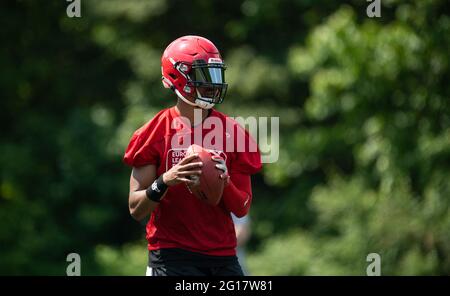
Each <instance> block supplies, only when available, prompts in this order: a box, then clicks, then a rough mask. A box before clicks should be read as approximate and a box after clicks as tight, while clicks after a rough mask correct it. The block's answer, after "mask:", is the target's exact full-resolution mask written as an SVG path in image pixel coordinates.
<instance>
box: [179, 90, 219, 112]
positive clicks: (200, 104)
mask: <svg viewBox="0 0 450 296" xmlns="http://www.w3.org/2000/svg"><path fill="white" fill-rule="evenodd" d="M174 91H175V93H176V94H177V96H178V97H179V98H180V99H181V100H183V102H185V103H186V104H188V105H191V106H194V107H199V108H202V109H206V110H207V109H211V108H212V107H214V105H215V104H213V103H207V102H204V101H202V100H199V99H195V103H193V102H191V101H189V100H188V99H186V98H185V97H184V96H183V95H182V94H181V93H180V92H179V91H178V89H175V90H174Z"/></svg>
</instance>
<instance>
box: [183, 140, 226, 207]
mask: <svg viewBox="0 0 450 296" xmlns="http://www.w3.org/2000/svg"><path fill="white" fill-rule="evenodd" d="M193 153H198V157H199V159H200V161H201V162H202V163H203V167H202V173H201V175H200V177H199V178H197V179H198V180H196V181H198V182H196V184H194V185H190V186H188V188H189V190H190V191H191V193H192V194H194V195H195V196H196V197H197V198H199V199H200V200H202V201H204V202H206V203H207V204H210V205H217V204H218V203H219V202H220V199H221V198H222V194H223V189H224V187H225V180H223V179H221V178H220V175H221V174H222V171H221V170H219V169H217V168H216V164H217V162H215V161H213V160H212V159H211V156H213V154H212V153H211V152H210V151H208V150H207V149H204V148H203V147H201V146H199V145H196V144H193V145H191V146H189V148H188V149H187V151H186V157H187V156H189V155H191V154H193ZM199 159H194V160H193V161H192V162H197V161H199ZM194 178H195V177H194V176H192V177H191V179H194Z"/></svg>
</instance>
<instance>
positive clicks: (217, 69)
mask: <svg viewBox="0 0 450 296" xmlns="http://www.w3.org/2000/svg"><path fill="white" fill-rule="evenodd" d="M181 43H183V46H179V45H178V44H180V45H181ZM186 45H188V46H186ZM175 49H178V50H175ZM161 62H162V69H161V70H162V72H163V84H164V86H165V87H166V88H171V89H172V90H173V91H175V93H176V94H177V96H178V97H179V98H180V99H182V100H183V101H185V102H186V103H188V104H189V105H192V106H198V107H200V108H203V109H210V108H212V107H213V106H214V105H215V104H220V103H222V102H223V100H224V98H225V95H226V91H227V88H228V85H227V84H226V83H225V69H226V67H225V65H224V63H223V61H222V59H221V57H220V53H219V51H218V50H217V48H216V47H215V45H214V44H213V43H212V42H211V41H209V40H207V39H205V38H203V37H199V36H185V37H181V38H179V39H177V40H175V41H174V42H172V43H171V45H169V46H168V48H167V49H166V51H165V52H164V54H163V57H162V60H161Z"/></svg>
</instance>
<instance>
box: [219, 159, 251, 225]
mask: <svg viewBox="0 0 450 296" xmlns="http://www.w3.org/2000/svg"><path fill="white" fill-rule="evenodd" d="M211 159H212V160H214V161H215V162H217V164H216V168H217V169H219V170H221V171H222V172H223V174H222V175H220V177H221V178H222V179H225V180H226V184H227V185H226V186H225V188H224V189H223V194H222V199H223V202H224V204H225V207H226V208H227V210H229V211H230V212H232V213H233V214H234V215H235V216H236V217H238V218H241V217H243V216H245V215H247V213H248V210H249V209H250V204H251V203H252V182H251V178H250V175H247V174H242V173H233V174H231V176H230V175H228V169H227V166H226V163H225V161H224V160H223V159H222V158H220V157H217V156H212V157H211Z"/></svg>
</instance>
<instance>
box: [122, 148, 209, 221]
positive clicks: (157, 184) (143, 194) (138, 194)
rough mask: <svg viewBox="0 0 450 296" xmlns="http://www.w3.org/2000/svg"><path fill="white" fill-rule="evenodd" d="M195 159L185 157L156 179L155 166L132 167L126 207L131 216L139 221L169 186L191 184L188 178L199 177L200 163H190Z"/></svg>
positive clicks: (156, 203) (195, 155)
mask: <svg viewBox="0 0 450 296" xmlns="http://www.w3.org/2000/svg"><path fill="white" fill-rule="evenodd" d="M197 157H198V155H197V154H192V155H190V156H188V157H185V158H184V159H183V160H181V161H180V162H179V163H178V164H176V165H175V166H173V167H172V168H171V169H170V170H168V171H167V172H165V173H164V174H162V175H161V176H159V177H158V178H157V176H156V166H155V165H146V166H142V167H133V170H132V172H131V176H130V192H129V195H128V207H129V210H130V214H131V216H132V217H133V218H134V219H136V220H138V221H141V220H142V219H144V218H145V217H146V216H147V215H148V214H150V213H151V212H152V211H153V210H154V209H155V208H156V206H157V205H158V204H159V201H160V200H161V199H162V198H163V197H164V195H165V194H166V192H167V189H168V187H169V186H174V185H177V184H179V183H181V182H184V183H193V181H191V180H190V179H188V176H192V175H200V174H201V169H200V167H201V166H202V165H203V164H202V163H201V162H192V163H191V161H192V160H194V159H196V158H197Z"/></svg>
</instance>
